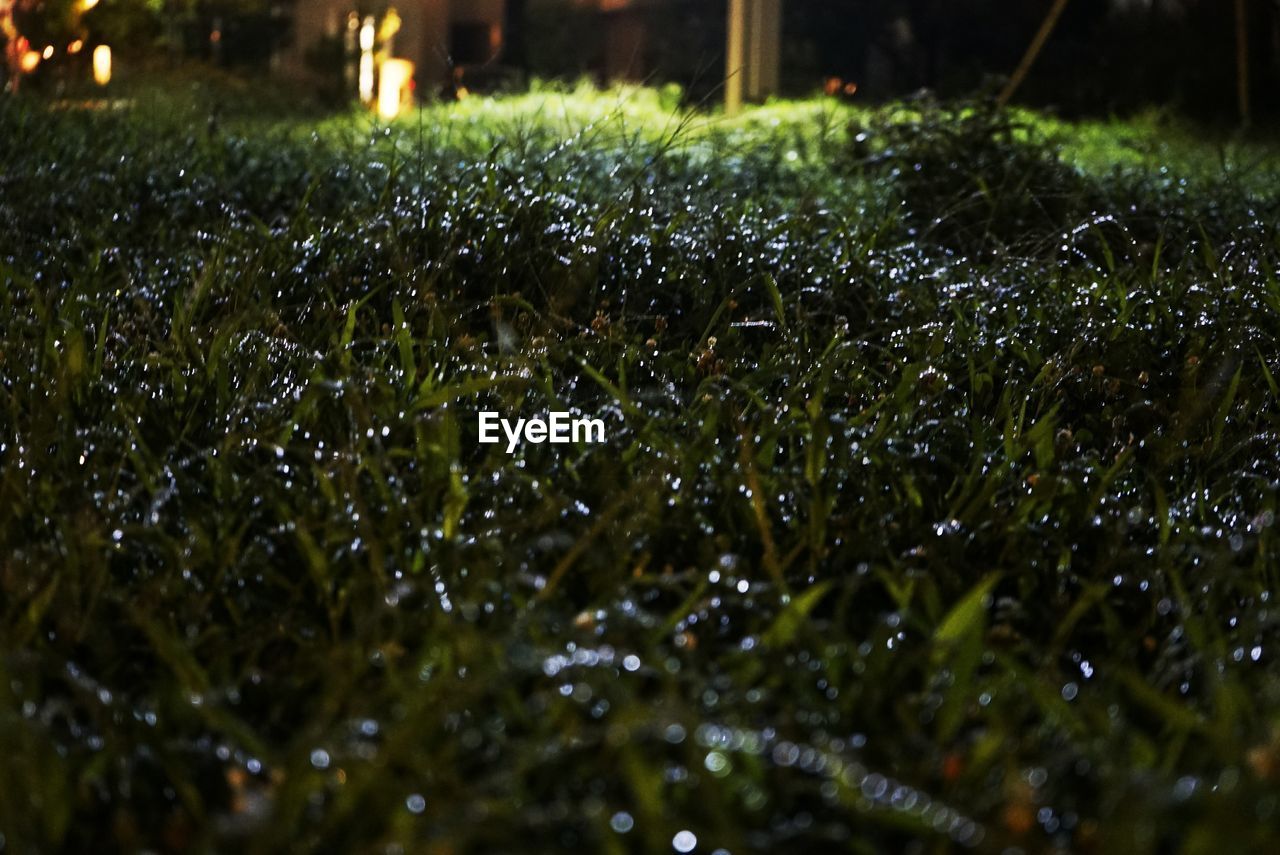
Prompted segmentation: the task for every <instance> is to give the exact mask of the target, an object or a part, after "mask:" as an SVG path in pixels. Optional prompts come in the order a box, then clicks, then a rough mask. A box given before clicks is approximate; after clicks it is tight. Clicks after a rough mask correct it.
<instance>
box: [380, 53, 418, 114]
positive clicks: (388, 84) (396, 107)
mask: <svg viewBox="0 0 1280 855" xmlns="http://www.w3.org/2000/svg"><path fill="white" fill-rule="evenodd" d="M412 79H413V63H412V62H409V60H407V59H388V60H386V61H385V62H383V63H382V78H381V80H379V81H378V115H379V116H381V117H382V118H384V119H386V120H387V121H388V122H389V121H391V120H392V119H394V118H395V117H396V116H398V115H400V108H401V107H402V106H403V105H404V103H405V101H406V100H407V94H408V93H407V91H406V90H408V88H409V82H410V81H411V80H412Z"/></svg>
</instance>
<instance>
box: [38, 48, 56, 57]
mask: <svg viewBox="0 0 1280 855" xmlns="http://www.w3.org/2000/svg"><path fill="white" fill-rule="evenodd" d="M40 55H41V56H42V57H44V58H45V59H53V45H45V46H44V50H43V51H41V52H40Z"/></svg>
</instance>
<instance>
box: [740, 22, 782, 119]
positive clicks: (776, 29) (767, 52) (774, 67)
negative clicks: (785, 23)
mask: <svg viewBox="0 0 1280 855" xmlns="http://www.w3.org/2000/svg"><path fill="white" fill-rule="evenodd" d="M754 4H755V6H754V8H753V9H752V14H751V59H750V64H751V79H750V84H749V93H748V97H750V98H751V100H753V101H763V100H764V99H765V98H767V97H769V96H770V95H772V94H774V93H775V92H777V91H778V78H779V76H780V75H779V69H778V66H779V64H780V63H781V59H782V56H781V54H782V0H754Z"/></svg>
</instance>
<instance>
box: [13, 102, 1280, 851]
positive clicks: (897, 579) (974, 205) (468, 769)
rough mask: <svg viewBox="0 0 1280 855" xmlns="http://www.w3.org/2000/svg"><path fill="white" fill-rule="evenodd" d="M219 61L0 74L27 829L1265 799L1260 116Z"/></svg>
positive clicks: (362, 837)
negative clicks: (57, 96) (244, 72)
mask: <svg viewBox="0 0 1280 855" xmlns="http://www.w3.org/2000/svg"><path fill="white" fill-rule="evenodd" d="M237 97H238V96H237ZM187 98H188V95H184V96H182V97H173V98H171V99H170V100H168V101H164V100H157V101H153V102H148V103H150V104H151V106H150V107H148V106H146V105H145V104H143V103H141V102H139V103H137V104H135V106H133V107H132V108H124V109H119V110H111V109H108V110H100V111H83V110H46V109H43V108H40V107H38V106H35V105H32V104H25V103H22V102H15V101H12V100H10V101H0V164H3V166H0V281H2V282H3V288H2V290H0V590H2V592H3V597H2V598H0V756H3V758H4V761H3V764H4V772H3V774H2V775H0V834H3V838H2V839H3V841H4V843H5V844H6V845H7V847H8V851H16V852H27V851H69V852H70V851H88V850H90V849H101V848H104V847H105V848H119V849H125V850H134V849H142V848H149V849H153V850H161V851H178V850H182V849H187V848H193V847H194V848H216V849H219V850H221V849H229V848H237V847H238V848H243V849H246V850H247V851H254V852H257V851H263V852H268V851H283V850H286V849H288V850H298V849H316V850H325V851H345V850H355V851H388V852H390V851H427V852H472V851H516V850H519V851H547V850H554V849H574V850H585V851H606V852H624V851H654V852H659V851H670V850H671V849H672V848H673V847H676V848H679V849H681V851H683V849H684V848H685V847H686V846H687V845H689V844H691V843H692V842H693V840H694V838H696V847H697V848H696V851H700V852H711V851H715V850H717V849H723V850H726V851H729V852H735V853H737V852H747V851H822V850H826V849H829V848H830V849H839V850H852V851H882V850H890V851H892V850H900V849H904V848H906V849H914V851H943V850H947V849H950V848H952V847H957V846H968V847H974V848H977V849H978V850H980V851H1002V850H1004V849H1006V848H1007V847H1010V846H1015V847H1021V848H1022V849H1023V850H1025V851H1044V850H1047V849H1050V848H1054V847H1056V848H1059V849H1064V850H1065V849H1070V850H1080V851H1126V852H1127V851H1134V852H1154V851H1190V852H1199V851H1207V850H1210V849H1219V848H1224V847H1225V848H1230V849H1232V850H1233V851H1246V850H1247V851H1263V850H1266V849H1270V848H1274V847H1275V846H1276V845H1277V843H1278V842H1280V841H1278V840H1277V831H1276V829H1277V828H1280V824H1278V820H1280V801H1278V797H1277V787H1276V784H1277V781H1278V780H1280V664H1278V663H1280V656H1278V655H1277V654H1278V653H1280V651H1278V650H1277V649H1276V623H1277V617H1276V615H1275V614H1273V613H1272V609H1273V608H1275V607H1276V606H1275V604H1273V603H1272V597H1273V591H1274V590H1275V588H1276V583H1277V579H1276V563H1275V560H1274V559H1275V557H1276V555H1277V549H1278V547H1277V541H1276V537H1277V535H1276V530H1275V513H1276V506H1277V489H1278V484H1280V459H1278V458H1277V456H1276V454H1275V444H1276V442H1277V408H1278V406H1280V387H1278V385H1277V379H1276V375H1277V373H1280V337H1278V336H1280V281H1278V280H1277V274H1276V265H1277V261H1278V260H1280V236H1278V233H1277V223H1278V222H1280V205H1278V204H1277V197H1276V195H1275V193H1274V187H1275V186H1277V185H1276V184H1274V183H1273V179H1274V177H1275V175H1276V157H1275V150H1274V149H1270V148H1268V147H1267V146H1265V145H1262V144H1258V143H1253V144H1248V145H1244V144H1236V143H1229V142H1228V143H1224V144H1222V145H1219V144H1216V143H1212V142H1204V141H1200V140H1196V139H1194V138H1191V137H1190V135H1189V134H1188V133H1187V132H1185V131H1176V129H1172V130H1171V129H1170V128H1169V127H1167V126H1163V125H1160V124H1158V123H1156V121H1155V120H1148V121H1147V123H1145V124H1143V123H1138V124H1133V125H1121V124H1111V125H1096V126H1088V127H1082V126H1068V125H1064V124H1061V123H1056V122H1052V121H1050V120H1047V119H1043V118H1040V117H1034V116H1025V115H1013V116H1010V115H1004V114H992V113H988V112H986V111H984V110H982V109H972V108H970V109H949V108H942V107H937V106H931V105H920V104H916V105H905V106H899V107H895V108H892V109H886V110H881V111H865V110H858V111H850V110H846V109H843V108H836V107H832V106H831V105H829V104H818V103H797V104H780V105H776V106H774V107H770V108H767V109H765V110H761V111H757V112H754V113H749V114H748V115H747V116H745V117H743V118H742V119H738V120H734V121H724V120H720V119H715V118H709V117H706V116H698V115H691V114H676V113H673V112H671V110H670V109H669V105H667V104H665V103H664V102H663V99H662V97H661V96H660V95H658V94H656V93H649V92H639V93H637V92H631V93H626V94H619V93H594V92H583V91H579V92H577V93H570V94H555V93H553V94H551V95H549V96H548V95H546V94H545V93H544V94H542V95H533V96H529V97H527V98H519V99H511V100H508V101H504V102H500V103H497V104H492V103H485V102H479V101H473V102H469V103H467V104H464V105H462V106H460V107H454V108H448V109H443V108H442V109H438V110H434V111H428V112H425V113H423V114H421V115H419V116H416V117H412V118H410V119H407V120H406V121H404V122H402V123H401V124H399V125H398V126H396V127H395V128H393V129H383V128H380V127H377V126H375V125H373V124H371V123H369V122H368V121H366V120H362V119H350V118H348V119H344V120H340V121H338V120H323V121H309V120H306V121H304V120H303V119H300V118H292V119H289V120H286V121H282V122H281V121H273V122H268V121H265V120H264V119H263V118H262V117H261V116H260V115H258V114H253V113H250V114H247V115H239V114H236V113H235V111H234V110H224V111H222V112H220V113H219V114H218V115H219V118H218V119H216V120H214V121H207V120H206V119H205V116H206V115H207V110H206V105H205V104H203V102H198V103H197V107H196V108H190V109H188V108H184V107H182V105H183V104H187V103H188V102H187V100H186V99H187ZM157 105H160V106H157ZM1162 138H1163V139H1165V140H1166V141H1164V142H1162V141H1161V140H1162ZM1168 138H1173V139H1175V140H1177V142H1176V143H1175V144H1170V143H1169V142H1167V139H1168ZM480 410H497V411H501V412H503V413H505V414H510V415H512V416H514V415H524V416H531V415H536V414H539V413H545V412H547V411H550V410H567V411H571V412H574V413H580V414H584V415H587V416H591V417H598V418H602V419H604V420H605V421H606V423H607V425H608V441H607V442H606V444H604V445H599V446H581V447H565V446H525V447H524V448H522V449H521V450H520V451H519V452H517V453H516V454H515V455H514V456H508V455H507V454H506V453H505V452H504V449H503V448H502V447H499V446H481V445H479V444H478V442H477V425H476V421H477V416H476V414H477V412H478V411H480Z"/></svg>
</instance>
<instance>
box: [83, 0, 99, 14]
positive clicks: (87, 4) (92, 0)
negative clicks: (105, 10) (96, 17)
mask: <svg viewBox="0 0 1280 855" xmlns="http://www.w3.org/2000/svg"><path fill="white" fill-rule="evenodd" d="M97 5H98V0H82V2H81V3H80V8H81V9H84V10H85V11H86V12H88V11H89V10H90V9H92V8H93V7H94V6H97Z"/></svg>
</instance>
